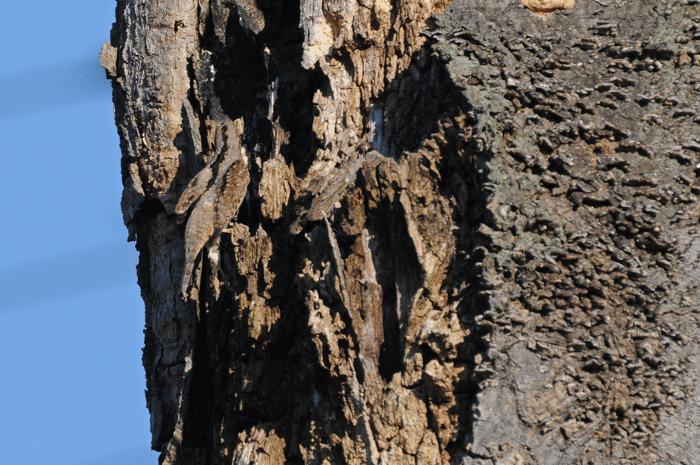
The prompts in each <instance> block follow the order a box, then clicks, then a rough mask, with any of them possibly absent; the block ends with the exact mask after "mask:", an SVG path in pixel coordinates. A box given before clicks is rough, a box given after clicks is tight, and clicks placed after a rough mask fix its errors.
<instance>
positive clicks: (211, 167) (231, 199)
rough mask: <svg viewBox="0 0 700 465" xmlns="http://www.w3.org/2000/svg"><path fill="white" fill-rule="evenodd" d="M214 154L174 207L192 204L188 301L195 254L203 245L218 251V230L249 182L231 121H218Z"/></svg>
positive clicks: (181, 211) (185, 278) (185, 283)
mask: <svg viewBox="0 0 700 465" xmlns="http://www.w3.org/2000/svg"><path fill="white" fill-rule="evenodd" d="M215 155H216V156H215V157H214V158H212V160H211V161H210V162H209V163H207V166H205V167H204V168H203V169H202V170H201V171H200V172H199V173H197V175H196V176H195V177H194V178H192V180H191V181H190V183H189V184H188V185H187V187H186V188H185V190H184V191H183V193H182V195H181V196H180V200H178V202H177V205H176V207H175V213H177V214H178V215H179V216H184V215H185V214H186V213H187V211H188V210H189V209H190V207H191V206H192V204H193V203H194V204H195V205H194V208H193V209H192V213H191V214H190V217H189V219H188V220H187V226H186V228H185V267H184V269H183V272H182V285H181V293H182V298H183V299H184V300H188V293H187V291H188V288H189V285H190V280H191V278H192V271H193V269H194V261H195V259H196V258H197V255H198V254H199V252H200V251H201V250H202V248H204V246H205V245H206V246H207V248H208V249H209V250H210V251H212V252H214V251H217V250H218V242H219V237H220V236H221V232H222V231H223V230H224V229H225V228H226V226H228V224H229V222H230V221H231V220H232V219H233V218H234V217H235V216H236V213H237V212H238V209H239V208H240V206H241V203H242V202H243V198H244V197H245V194H246V190H247V189H248V183H249V182H250V175H249V174H248V167H247V164H246V161H245V159H244V158H243V155H242V153H241V139H240V135H239V134H238V131H237V130H236V128H235V126H234V124H233V122H232V121H226V122H222V123H219V126H218V127H217V130H216V141H215ZM195 202H196V203H195ZM214 258H216V257H214Z"/></svg>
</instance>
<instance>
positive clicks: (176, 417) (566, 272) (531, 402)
mask: <svg viewBox="0 0 700 465" xmlns="http://www.w3.org/2000/svg"><path fill="white" fill-rule="evenodd" d="M699 3H700V2H698V0H667V1H664V2H649V1H647V0H626V1H621V0H620V1H618V0H605V1H602V0H595V1H594V0H585V1H584V0H579V1H578V2H576V3H574V0H522V1H521V0H500V1H497V0H492V1H486V0H471V1H469V0H454V1H453V2H452V3H451V4H449V2H448V1H447V0H420V1H419V0H414V1H411V0H391V1H390V0H345V1H336V0H327V1H323V2H322V1H320V0H299V1H297V0H286V1H282V0H198V1H194V0H160V1H158V2H149V1H144V0H118V1H117V22H116V23H115V25H114V27H113V30H112V34H111V39H110V41H109V42H108V43H106V44H105V45H104V46H103V50H102V53H101V61H102V64H103V66H104V67H105V69H106V70H107V74H108V77H109V78H110V79H112V83H113V89H114V104H115V118H116V122H117V127H118V131H119V135H120V137H121V147H122V154H123V158H122V168H123V179H124V197H123V203H122V207H123V211H124V221H125V223H126V225H127V227H128V230H129V238H130V240H135V241H136V247H137V249H138V250H139V252H140V261H139V265H138V268H137V271H138V280H139V285H140V286H141V289H142V294H143V298H144V301H145V304H146V330H145V349H144V354H143V362H144V366H145V368H146V375H147V387H148V390H147V393H146V399H147V405H148V408H149V411H150V414H151V432H152V435H153V437H152V446H153V448H154V449H155V450H160V451H161V452H162V453H161V459H160V462H161V463H167V464H175V463H179V464H219V463H221V464H223V463H233V464H253V463H255V464H258V463H261V464H267V463H269V464H278V463H309V464H335V463H348V464H361V463H371V464H380V463H381V464H412V465H413V464H416V465H423V464H448V463H460V464H497V463H498V464H506V463H507V464H514V463H522V464H559V463H562V464H563V463H566V464H569V463H572V464H573V463H596V464H599V463H635V464H636V463H644V464H656V463H659V464H660V463H698V462H697V461H698V457H700V426H699V425H698V418H699V416H698V413H700V391H699V390H698V389H697V384H698V380H697V373H698V369H699V368H700V365H698V364H699V363H700V361H699V360H697V359H696V358H695V354H696V353H697V352H698V348H699V347H700V345H699V344H700V342H699V341H698V336H699V335H700V331H699V330H698V320H697V310H698V297H700V287H699V286H700V273H699V272H698V267H700V264H699V263H698V262H699V258H700V242H698V239H697V233H698V220H699V217H700V202H699V201H698V197H697V196H698V195H699V194H700V182H698V179H697V177H698V174H700V164H698V160H697V158H698V154H699V153H700V140H698V139H697V134H698V124H699V123H700V116H699V114H698V110H699V108H698V100H697V95H698V91H699V90H700V67H699V65H700V44H699V43H698V41H700V7H699V6H698V4H699ZM230 121H236V122H237V123H236V124H237V127H238V128H239V129H241V128H242V132H241V134H242V135H241V140H242V146H243V148H244V153H243V155H242V156H243V159H244V160H245V161H246V163H247V167H248V172H249V174H250V182H249V184H248V185H247V191H246V197H245V199H244V201H243V204H242V206H241V208H240V210H239V211H238V215H237V217H236V218H235V220H234V221H232V222H231V223H230V224H229V225H228V227H227V228H226V229H225V230H224V231H223V234H222V235H221V238H220V243H219V244H218V252H217V250H216V249H217V247H216V244H214V243H212V244H210V246H209V247H206V248H205V250H204V251H203V252H202V253H201V254H200V255H199V257H198V258H197V260H196V261H195V263H194V273H193V276H192V277H190V276H184V277H183V274H184V273H183V269H184V268H185V263H184V262H185V223H182V224H181V223H179V222H178V215H176V214H175V206H176V204H177V201H178V199H179V197H180V195H181V194H182V192H183V190H184V189H185V186H186V185H187V184H188V182H189V181H190V180H191V179H192V178H193V177H194V176H195V175H196V174H197V173H199V172H201V170H202V169H204V168H205V165H206V166H210V167H214V168H216V166H217V165H216V163H218V161H217V159H216V158H215V157H216V156H217V153H215V152H216V151H215V140H214V139H215V137H214V135H215V133H216V132H217V128H218V127H223V125H226V124H227V123H228V122H230ZM227 127H233V126H231V125H229V126H227ZM212 159H213V161H212ZM207 163H209V165H207ZM199 202H203V200H202V199H200V200H199ZM190 219H191V218H190ZM192 221H194V220H192ZM188 230H189V228H188ZM190 278H191V281H189V280H190ZM183 279H185V280H186V284H187V283H188V282H189V284H190V285H189V286H187V294H188V296H189V299H182V298H181V296H180V285H181V282H182V280H183Z"/></svg>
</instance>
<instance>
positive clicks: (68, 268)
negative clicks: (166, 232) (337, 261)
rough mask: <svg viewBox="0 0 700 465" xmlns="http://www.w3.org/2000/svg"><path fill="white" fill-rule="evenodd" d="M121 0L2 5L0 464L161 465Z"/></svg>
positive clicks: (33, 1)
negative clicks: (120, 127)
mask: <svg viewBox="0 0 700 465" xmlns="http://www.w3.org/2000/svg"><path fill="white" fill-rule="evenodd" d="M114 8H115V2H114V1H112V0H90V1H87V0H70V1H68V0H54V1H52V2H47V1H45V0H44V1H38V0H25V1H23V2H10V1H6V2H3V11H2V15H0V43H1V44H2V46H0V173H1V174H0V179H1V180H2V182H0V199H4V201H3V202H0V218H1V220H0V224H1V225H2V227H0V257H2V258H1V259H0V295H1V296H2V297H1V298H0V353H1V354H2V355H0V373H1V375H0V376H1V377H2V382H0V463H2V464H5V463H7V464H18V465H34V464H37V465H38V464H42V465H117V464H120V465H121V464H124V463H129V464H134V465H142V464H143V465H147V464H148V465H153V464H156V463H157V456H158V454H157V453H155V452H151V451H150V447H149V445H150V432H149V423H148V412H147V410H146V401H145V397H144V389H145V374H144V369H143V367H142V366H141V348H142V346H143V327H144V316H143V312H144V307H143V301H142V300H141V297H140V294H139V289H138V286H137V285H136V272H135V269H134V267H135V264H136V260H137V255H136V252H135V250H134V245H133V243H127V242H126V236H127V233H126V228H125V227H124V226H123V224H122V216H121V211H120V208H119V200H120V195H121V188H122V186H121V175H120V163H119V158H120V153H119V140H118V137H117V131H116V128H115V126H114V119H113V107H112V102H111V88H110V86H109V83H108V81H107V80H106V79H105V77H104V71H103V70H102V69H101V68H99V65H98V53H99V50H100V46H101V44H102V42H104V41H106V40H108V39H109V30H110V28H111V24H112V22H113V21H114Z"/></svg>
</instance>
